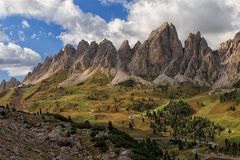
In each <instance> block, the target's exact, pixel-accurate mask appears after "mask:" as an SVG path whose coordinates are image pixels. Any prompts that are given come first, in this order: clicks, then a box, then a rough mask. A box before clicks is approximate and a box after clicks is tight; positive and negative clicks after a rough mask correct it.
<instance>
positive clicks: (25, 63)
mask: <svg viewBox="0 0 240 160" xmlns="http://www.w3.org/2000/svg"><path fill="white" fill-rule="evenodd" d="M40 60H41V57H40V55H39V54H38V53H36V52H35V51H33V50H32V49H30V48H21V47H20V46H18V45H16V44H13V43H9V44H7V45H5V44H3V43H0V70H1V71H6V72H8V74H9V76H24V75H26V74H27V73H28V72H30V71H31V70H32V67H33V66H35V65H36V64H37V63H39V62H40Z"/></svg>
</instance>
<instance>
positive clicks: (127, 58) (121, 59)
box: [118, 40, 141, 72]
mask: <svg viewBox="0 0 240 160" xmlns="http://www.w3.org/2000/svg"><path fill="white" fill-rule="evenodd" d="M140 45H141V43H140V44H139V43H137V44H136V45H135V46H134V48H133V49H131V47H130V45H129V42H128V40H125V41H124V42H123V43H122V45H121V47H120V48H119V49H118V68H120V69H121V70H122V71H125V72H129V69H128V65H129V64H130V63H131V61H132V58H133V56H134V53H135V51H136V50H137V49H138V48H139V46H140Z"/></svg>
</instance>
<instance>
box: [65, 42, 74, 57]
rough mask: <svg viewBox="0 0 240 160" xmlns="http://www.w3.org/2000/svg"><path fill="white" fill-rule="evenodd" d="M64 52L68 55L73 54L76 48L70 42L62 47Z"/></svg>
mask: <svg viewBox="0 0 240 160" xmlns="http://www.w3.org/2000/svg"><path fill="white" fill-rule="evenodd" d="M64 53H65V54H66V55H69V56H73V55H74V54H75V53H76V49H75V48H74V47H73V45H71V44H67V45H66V46H65V48H64Z"/></svg>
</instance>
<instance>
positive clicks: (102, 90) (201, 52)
mask: <svg viewBox="0 0 240 160" xmlns="http://www.w3.org/2000/svg"><path fill="white" fill-rule="evenodd" d="M239 88H240V32H239V33H237V34H236V35H235V37H233V39H230V40H228V41H227V42H223V43H222V44H221V45H220V48H218V49H217V50H212V49H211V48H210V47H209V46H208V43H207V41H206V40H205V38H204V37H202V35H201V33H200V32H199V31H198V32H197V33H196V34H192V33H190V34H189V36H188V37H187V39H186V40H185V42H184V44H182V42H181V41H180V40H179V38H178V33H177V30H176V28H175V26H174V25H173V24H170V23H167V22H166V23H163V24H161V25H160V27H159V28H157V29H155V30H154V31H152V33H151V34H150V35H149V37H148V39H147V40H145V41H144V42H143V43H141V42H140V41H138V42H137V43H136V44H135V45H134V46H130V45H129V42H128V40H125V41H124V42H122V45H121V46H120V47H119V49H117V48H116V47H115V46H114V45H113V43H112V42H111V41H109V40H107V39H105V40H103V41H102V42H100V43H99V44H98V43H96V42H91V43H89V42H87V41H85V40H82V41H80V42H79V44H78V46H76V47H74V46H72V45H70V44H68V45H66V46H65V48H64V49H63V50H61V51H59V53H57V54H56V55H55V56H53V57H47V58H46V60H45V61H44V62H43V63H42V64H41V63H39V64H38V65H37V66H36V67H35V68H34V69H33V71H32V72H31V73H29V74H28V75H27V76H26V77H25V79H24V80H23V81H22V82H19V81H17V80H16V79H15V78H12V79H11V80H10V81H9V82H7V81H3V82H2V83H1V85H0V104H1V105H2V107H1V108H0V125H1V128H0V137H1V138H0V142H1V143H0V145H1V146H5V147H0V148H5V149H0V153H6V154H8V156H6V157H9V155H10V157H13V158H12V159H24V160H25V159H36V160H37V159H62V160H65V159H67V160H68V159H84V160H85V159H86V160H87V159H89V160H91V159H97V160H100V159H101V160H108V159H109V160H110V159H116V160H130V159H136V160H145V159H146V160H155V159H156V160H158V159H163V160H174V159H181V160H186V159H208V160H215V159H216V160H217V159H219V160H220V159H226V160H235V159H236V160H237V159H240V90H239ZM19 134H20V135H21V136H19V137H17V136H16V135H19ZM6 135H7V136H6ZM34 137H35V138H34ZM14 143H17V145H18V146H19V147H17V148H16V147H15V146H16V145H14ZM6 154H5V155H6ZM3 158H5V157H3ZM0 159H1V158H0ZM5 159H6V158H5Z"/></svg>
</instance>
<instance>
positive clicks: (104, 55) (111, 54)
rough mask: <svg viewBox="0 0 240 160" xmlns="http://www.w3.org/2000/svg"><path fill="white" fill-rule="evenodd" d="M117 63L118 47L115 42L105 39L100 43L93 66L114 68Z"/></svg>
mask: <svg viewBox="0 0 240 160" xmlns="http://www.w3.org/2000/svg"><path fill="white" fill-rule="evenodd" d="M116 65H117V49H116V48H115V46H114V45H113V43H112V42H111V41H109V40H107V39H104V40H103V41H102V42H101V43H100V44H99V45H98V49H97V53H96V57H95V59H94V63H93V67H97V66H100V67H104V68H114V67H116Z"/></svg>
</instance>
